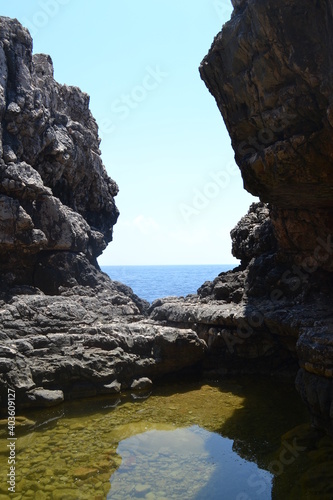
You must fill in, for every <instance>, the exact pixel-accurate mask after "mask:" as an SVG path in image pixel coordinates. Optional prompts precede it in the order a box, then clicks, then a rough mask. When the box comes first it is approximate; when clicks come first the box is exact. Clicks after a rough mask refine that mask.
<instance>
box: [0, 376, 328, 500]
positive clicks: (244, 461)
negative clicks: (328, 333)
mask: <svg viewBox="0 0 333 500" xmlns="http://www.w3.org/2000/svg"><path fill="white" fill-rule="evenodd" d="M5 423H6V422H3V424H5ZM17 423H18V424H19V425H18V427H17V436H18V439H17V441H16V492H15V493H9V492H8V489H7V487H8V485H7V484H6V474H7V473H8V463H7V461H8V448H7V434H6V433H7V429H6V427H4V426H3V427H2V428H1V427H0V437H1V445H0V500H3V499H8V498H12V499H17V500H19V499H22V500H25V499H37V500H43V499H45V500H48V499H50V500H56V499H64V500H65V499H66V500H67V499H87V500H88V499H89V500H91V499H92V500H102V499H113V500H126V499H127V498H145V499H147V500H157V499H158V500H163V499H164V500H165V499H167V500H171V499H181V500H186V499H188V500H192V499H195V500H209V499H211V500H215V499H226V500H232V499H235V500H250V499H270V498H275V499H281V500H282V499H283V500H285V499H288V498H289V499H297V500H299V499H303V498H304V499H333V442H332V440H330V439H328V438H324V437H323V436H322V435H321V434H319V433H317V432H314V431H313V430H311V429H310V427H309V425H308V415H307V413H306V411H305V409H304V407H303V405H302V403H301V402H300V400H299V398H298V396H297V394H296V392H295V391H294V389H293V388H292V386H291V384H290V383H289V384H288V383H283V382H281V381H276V380H270V379H258V378H251V379H249V378H243V379H237V380H226V381H220V382H215V383H212V382H201V383H182V384H173V385H169V386H168V387H164V388H163V387H159V388H155V389H154V391H153V393H152V394H151V395H150V397H148V398H146V399H134V398H133V397H132V396H127V397H122V398H119V399H118V400H117V399H111V398H103V399H90V400H84V401H80V402H73V403H66V404H64V405H62V406H59V407H56V408H54V409H50V410H47V411H39V412H26V413H25V415H22V418H19V419H18V422H17Z"/></svg>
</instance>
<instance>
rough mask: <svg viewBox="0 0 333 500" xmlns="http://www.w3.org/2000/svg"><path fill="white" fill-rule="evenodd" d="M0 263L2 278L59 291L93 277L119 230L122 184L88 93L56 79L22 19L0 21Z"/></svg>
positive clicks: (10, 283)
mask: <svg viewBox="0 0 333 500" xmlns="http://www.w3.org/2000/svg"><path fill="white" fill-rule="evenodd" d="M0 68H1V75H0V116H1V129H0V155H1V165H0V168H1V170H0V209H1V215H0V217H1V218H0V221H1V235H0V259H1V260H0V272H1V278H2V287H4V286H5V287H8V286H9V287H10V286H14V285H21V284H24V285H31V286H36V287H38V288H39V289H40V290H42V291H44V292H45V293H58V289H59V286H61V285H67V284H71V285H73V284H90V285H92V284H96V283H97V281H96V276H95V268H96V257H97V256H98V255H100V254H101V252H102V251H103V250H104V249H105V247H106V245H107V243H108V242H109V241H111V239H112V230H113V226H114V224H115V223H116V221H117V217H118V210H117V208H116V205H115V202H114V197H115V196H116V194H117V192H118V187H117V184H116V183H115V182H114V181H113V180H112V179H110V178H109V177H108V176H107V173H106V170H105V168H104V166H103V164H102V161H101V158H100V151H99V138H98V133H97V124H96V122H95V120H94V118H93V117H92V115H91V113H90V111H89V97H88V95H87V94H84V93H83V92H81V91H80V90H79V89H78V88H76V87H68V86H67V85H59V84H58V83H57V82H56V81H55V80H54V78H53V65H52V61H51V58H50V57H49V56H45V55H43V54H36V55H34V56H32V40H31V37H30V35H29V33H28V31H27V30H26V29H24V28H23V27H22V26H21V25H20V24H19V23H18V22H17V21H15V20H11V19H8V18H1V23H0Z"/></svg>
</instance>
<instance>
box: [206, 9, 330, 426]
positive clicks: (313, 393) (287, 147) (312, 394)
mask: <svg viewBox="0 0 333 500" xmlns="http://www.w3.org/2000/svg"><path fill="white" fill-rule="evenodd" d="M233 5H234V12H233V14H232V18H231V20H230V21H229V22H228V23H227V24H226V25H225V26H224V27H223V30H222V31H221V33H219V34H218V35H217V37H216V38H215V40H214V43H213V45H212V47H211V49H210V51H209V53H208V55H207V56H206V57H205V59H204V60H203V62H202V64H201V66H200V73H201V76H202V78H203V80H204V81H205V83H206V85H207V87H208V89H209V90H210V92H211V93H212V94H213V96H214V97H215V99H216V102H217V105H218V107H219V109H220V111H221V114H222V116H223V118H224V121H225V124H226V126H227V128H228V131H229V133H230V136H231V140H232V145H233V148H234V150H235V159H236V162H237V163H238V165H239V167H240V170H241V173H242V176H243V179H244V185H245V188H246V189H247V190H248V191H250V192H251V193H252V194H254V195H257V196H259V197H260V199H261V201H264V202H269V203H270V219H271V222H272V225H273V230H274V235H275V238H276V240H277V254H276V255H275V257H274V259H271V264H270V265H267V259H266V262H265V259H263V258H261V260H260V259H259V260H258V259H257V263H252V265H251V269H250V272H249V276H248V279H247V286H248V296H251V294H252V296H253V294H254V295H257V296H262V297H265V296H266V297H267V298H269V300H270V302H271V309H272V310H274V311H275V315H276V316H277V315H278V314H279V315H280V318H281V319H282V317H283V321H281V326H280V328H281V334H280V335H282V336H283V335H288V331H290V329H291V328H293V329H295V328H296V331H297V337H298V339H297V344H296V352H297V355H298V360H299V364H300V366H301V370H300V371H299V373H298V378H297V385H298V388H299V390H300V392H301V394H302V396H303V398H304V400H305V401H306V403H307V404H308V405H309V407H310V409H311V411H312V413H313V416H314V421H315V423H317V424H318V425H323V426H326V428H329V429H330V430H331V432H332V422H333V336H332V325H333V321H332V305H333V293H332V292H333V274H332V271H333V239H332V233H333V140H332V139H333V79H332V74H333V45H332V41H333V4H332V2H331V1H329V0H320V1H318V0H308V1H304V2H299V1H298V0H281V1H279V2H276V1H275V0H243V1H235V2H233ZM240 257H241V255H240ZM269 268H271V271H270V272H268V273H267V272H266V276H265V277H264V276H263V272H262V271H263V269H266V271H267V270H269ZM274 273H275V275H276V276H275V279H272V274H274ZM270 274H271V276H270V277H269V275H270ZM272 285H274V288H275V292H274V291H273V290H272ZM284 288H285V289H287V291H284ZM272 293H273V294H275V296H276V297H275V299H276V300H274V295H272ZM276 294H278V295H279V297H278V295H276ZM286 295H289V297H290V298H289V300H288V301H287V303H286V304H285V307H288V308H289V311H286V312H285V314H284V315H283V314H282V315H281V306H280V305H279V300H281V304H282V303H283V300H284V299H285V296H286ZM302 308H303V310H302ZM270 314H271V313H270ZM311 317H312V320H311V319H310V318H311Z"/></svg>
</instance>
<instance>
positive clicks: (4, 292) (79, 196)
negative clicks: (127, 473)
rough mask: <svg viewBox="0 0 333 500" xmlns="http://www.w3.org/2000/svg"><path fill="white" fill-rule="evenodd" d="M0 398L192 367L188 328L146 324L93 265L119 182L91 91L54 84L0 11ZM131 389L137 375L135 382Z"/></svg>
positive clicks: (24, 35)
mask: <svg viewBox="0 0 333 500" xmlns="http://www.w3.org/2000/svg"><path fill="white" fill-rule="evenodd" d="M0 69H1V74H0V115H1V125H0V127H1V128H0V341H1V344H0V398H1V406H2V407H3V408H4V407H6V405H7V387H8V386H9V387H11V388H12V389H14V390H15V391H16V403H17V405H18V406H34V405H37V406H40V405H45V404H55V403H57V402H59V401H61V400H63V399H64V397H65V398H72V397H80V396H87V395H91V394H100V393H108V392H114V391H119V390H121V389H122V388H129V387H130V386H131V385H132V383H133V381H134V379H139V380H140V377H141V376H142V377H147V376H148V377H153V378H156V377H157V376H161V375H164V374H166V373H169V372H174V371H177V370H181V369H183V368H185V367H188V366H192V365H195V364H196V363H197V362H198V361H199V360H200V359H201V358H202V357H203V355H204V352H205V344H204V342H203V341H201V340H199V339H198V337H197V335H196V334H195V333H194V332H192V331H184V330H179V329H177V328H168V327H165V328H164V327H161V326H159V325H153V324H151V322H149V321H148V319H146V315H145V312H146V310H147V308H148V303H147V302H145V301H144V300H141V299H140V298H139V297H137V296H135V295H134V293H133V292H132V290H131V289H129V288H128V287H126V286H125V285H122V284H121V283H117V282H112V281H111V280H110V279H109V278H108V277H107V276H106V275H104V274H103V273H101V272H100V270H99V267H98V265H97V261H96V258H97V257H98V256H99V255H100V254H101V253H102V251H103V249H104V248H105V247H106V245H107V243H108V242H109V241H111V239H112V231H113V226H114V224H115V223H116V221H117V217H118V210H117V208H116V205H115V202H114V197H115V196H116V194H117V192H118V187H117V184H116V183H115V182H114V181H113V180H112V179H110V178H109V177H108V175H107V173H106V170H105V168H104V166H103V164H102V161H101V157H100V151H99V138H98V128H97V124H96V122H95V120H94V118H93V117H92V115H91V113H90V111H89V97H88V95H87V94H85V93H83V92H81V90H80V89H78V88H76V87H68V86H67V85H60V84H58V83H57V82H56V81H55V80H54V78H53V66H52V61H51V59H50V57H49V56H46V55H43V54H37V55H33V56H32V40H31V37H30V35H29V33H28V31H27V30H26V29H25V28H23V27H22V26H21V25H20V23H19V22H18V21H16V20H12V19H9V18H5V17H1V18H0ZM136 385H137V386H138V387H140V386H141V385H140V382H138V383H137V384H136Z"/></svg>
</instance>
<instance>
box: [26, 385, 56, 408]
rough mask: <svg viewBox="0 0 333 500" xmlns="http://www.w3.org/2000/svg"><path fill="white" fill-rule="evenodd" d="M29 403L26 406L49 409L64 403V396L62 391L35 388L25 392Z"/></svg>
mask: <svg viewBox="0 0 333 500" xmlns="http://www.w3.org/2000/svg"><path fill="white" fill-rule="evenodd" d="M27 398H28V401H29V404H28V406H38V407H43V408H44V407H45V408H46V407H49V406H56V405H58V404H60V403H62V402H63V401H64V394H63V392H62V391H50V390H47V389H43V388H42V387H37V388H36V389H32V390H31V391H29V392H27Z"/></svg>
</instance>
